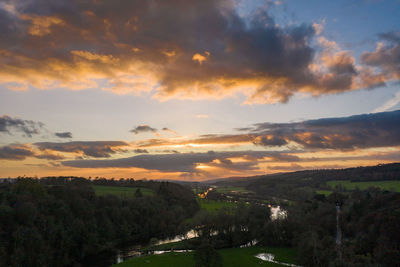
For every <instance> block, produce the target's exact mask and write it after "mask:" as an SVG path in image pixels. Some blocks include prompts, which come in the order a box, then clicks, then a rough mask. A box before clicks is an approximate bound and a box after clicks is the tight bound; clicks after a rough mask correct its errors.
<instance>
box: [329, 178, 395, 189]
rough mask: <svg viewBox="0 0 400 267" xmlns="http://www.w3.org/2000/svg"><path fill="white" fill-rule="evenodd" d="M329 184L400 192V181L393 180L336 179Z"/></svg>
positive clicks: (347, 187) (331, 185)
mask: <svg viewBox="0 0 400 267" xmlns="http://www.w3.org/2000/svg"><path fill="white" fill-rule="evenodd" d="M327 184H328V185H329V186H330V187H332V188H335V187H336V186H337V185H341V186H343V187H344V188H345V189H347V190H354V189H356V188H359V189H360V190H365V189H368V188H370V187H378V188H380V189H382V190H388V191H394V192H400V181H397V180H391V181H372V182H352V181H348V180H347V181H342V180H335V181H329V182H327Z"/></svg>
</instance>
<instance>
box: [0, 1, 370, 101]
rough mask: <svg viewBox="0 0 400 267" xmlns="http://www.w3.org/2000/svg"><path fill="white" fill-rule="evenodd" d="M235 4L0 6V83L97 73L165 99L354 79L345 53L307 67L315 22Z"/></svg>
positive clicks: (274, 93) (52, 83) (278, 96)
mask: <svg viewBox="0 0 400 267" xmlns="http://www.w3.org/2000/svg"><path fill="white" fill-rule="evenodd" d="M234 5H235V1H234V0H202V1H198V0H186V1H182V0H168V1H166V0H153V1H139V0H137V1H131V0H121V1H118V2H115V1H106V0H99V1H79V0H58V1H53V0H32V1H25V0H15V1H12V2H10V6H11V7H12V11H5V10H4V9H0V12H2V13H1V16H0V17H1V20H0V25H1V26H0V36H7V38H1V39H0V40H1V41H0V54H1V56H2V60H1V61H0V73H1V74H2V77H5V80H4V83H7V84H8V83H10V82H11V83H17V84H19V85H20V86H25V87H26V86H28V85H31V86H34V87H38V88H53V87H64V88H72V89H74V88H93V87H98V86H101V85H100V84H98V83H97V82H96V81H95V79H93V78H94V77H95V78H103V79H105V80H106V81H107V82H108V84H107V86H106V87H105V89H107V90H112V91H114V92H116V93H131V92H136V93H137V92H143V91H147V92H149V91H151V90H154V89H155V90H156V92H157V93H156V97H158V98H163V99H165V98H169V97H179V98H194V99H198V98H199V97H218V98H220V97H221V96H227V95H232V92H242V91H243V88H246V91H247V92H246V95H249V96H250V97H249V99H248V100H247V101H248V102H249V103H254V102H258V103H272V102H286V101H288V99H289V98H290V97H291V96H292V95H293V94H295V93H296V92H299V91H301V92H305V93H310V94H312V95H320V94H327V93H337V92H343V91H348V90H354V89H359V88H360V86H358V87H357V86H355V85H354V83H353V80H354V78H355V77H357V76H358V74H357V73H356V71H355V66H354V63H353V62H352V61H349V59H350V57H349V56H348V55H344V54H343V55H342V58H341V61H335V62H332V64H330V65H328V71H327V72H324V71H320V70H318V71H315V70H313V69H311V68H310V66H311V65H312V64H313V63H315V59H316V56H315V55H316V53H317V52H316V51H317V49H315V48H314V47H312V46H311V43H312V40H313V38H314V35H315V31H314V28H313V27H312V25H309V24H299V25H292V26H277V23H275V21H274V18H272V17H271V16H270V14H269V13H268V11H267V10H259V12H256V13H255V15H254V16H253V17H252V19H251V21H248V20H247V19H246V18H242V17H240V16H239V15H238V14H237V13H236V9H235V6H234ZM49 44H51V45H49ZM336 59H337V60H340V58H336ZM360 77H361V76H360ZM43 81H46V82H43ZM368 84H369V85H371V84H375V82H374V81H371V84H370V83H368ZM363 86H366V85H365V84H364V85H363Z"/></svg>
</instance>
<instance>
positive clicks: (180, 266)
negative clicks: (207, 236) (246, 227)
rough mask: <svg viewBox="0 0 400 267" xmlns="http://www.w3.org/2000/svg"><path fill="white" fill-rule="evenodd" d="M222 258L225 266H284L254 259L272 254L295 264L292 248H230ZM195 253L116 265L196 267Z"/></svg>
mask: <svg viewBox="0 0 400 267" xmlns="http://www.w3.org/2000/svg"><path fill="white" fill-rule="evenodd" d="M218 252H219V253H220V255H221V257H222V263H223V266H226V267H228V266H229V267H243V266H282V265H280V264H275V263H270V262H265V261H262V260H260V259H257V258H256V257H254V256H255V255H256V254H258V253H265V252H267V253H272V254H274V255H275V260H277V261H281V262H287V263H295V261H294V259H295V257H296V253H295V250H294V249H292V248H269V247H249V248H228V249H221V250H218ZM193 254H194V253H193V252H189V253H176V252H170V253H165V254H162V255H151V256H143V257H138V258H133V259H130V260H128V261H126V262H123V263H120V264H116V265H113V266H118V267H133V266H134V267H142V266H149V267H151V266H163V267H191V266H195V265H194V259H193Z"/></svg>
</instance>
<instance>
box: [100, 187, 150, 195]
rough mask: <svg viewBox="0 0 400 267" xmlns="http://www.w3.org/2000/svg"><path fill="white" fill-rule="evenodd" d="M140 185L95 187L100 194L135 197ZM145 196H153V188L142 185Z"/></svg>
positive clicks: (141, 188)
mask: <svg viewBox="0 0 400 267" xmlns="http://www.w3.org/2000/svg"><path fill="white" fill-rule="evenodd" d="M138 188H139V187H123V186H107V185H93V189H94V191H95V193H96V195H98V196H105V195H115V196H119V197H133V196H135V193H136V190H137V189H138ZM140 191H141V192H142V194H143V196H151V195H153V194H154V192H153V191H152V190H151V189H148V188H143V187H140Z"/></svg>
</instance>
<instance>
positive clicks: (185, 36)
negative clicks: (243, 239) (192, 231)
mask: <svg viewBox="0 0 400 267" xmlns="http://www.w3.org/2000/svg"><path fill="white" fill-rule="evenodd" d="M397 161H400V1H399V0H388V1H385V0H353V1H349V0H338V1H315V0H308V1H299V0H275V1H272V0H268V1H265V0H263V1H261V0H202V1H198V0H146V1H143V0H137V1H132V0H113V1H111V0H79V1H78V0H59V1H53V0H29V1H27V0H0V177H17V176H24V175H25V176H38V177H43V176H59V175H62V176H84V177H89V176H90V177H106V178H116V179H118V178H134V179H177V180H188V181H201V180H207V179H216V178H223V177H237V176H240V177H244V176H252V175H261V174H269V173H277V172H287V171H297V170H305V169H321V168H324V169H326V168H329V169H330V168H346V167H354V166H367V165H375V164H382V163H391V162H397Z"/></svg>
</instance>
